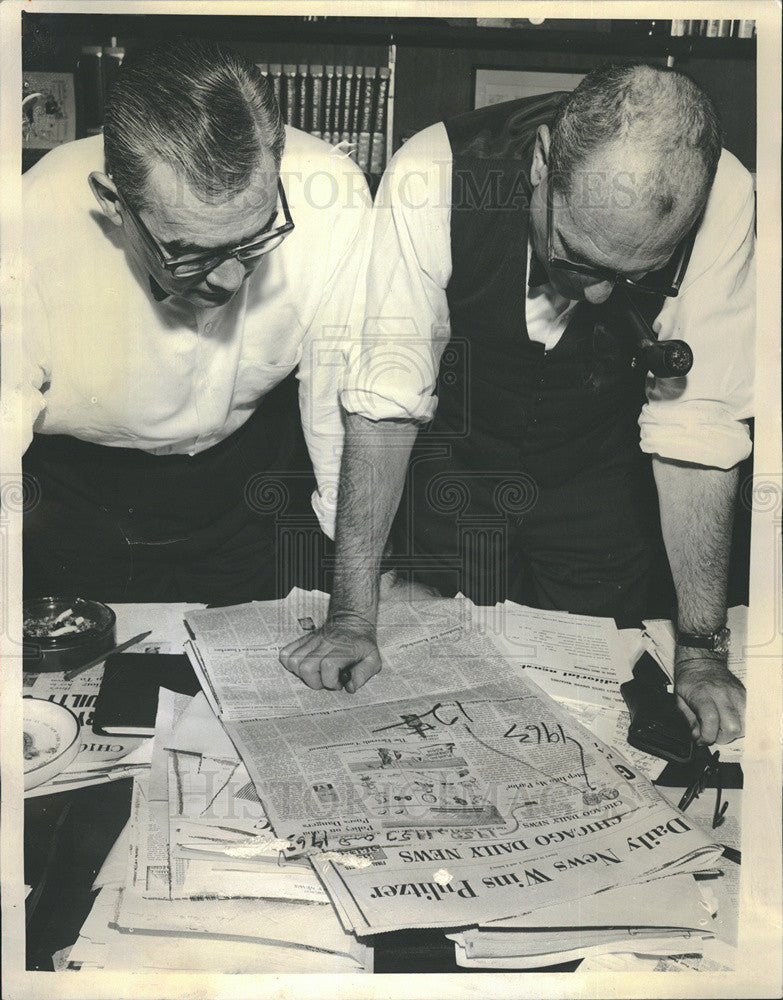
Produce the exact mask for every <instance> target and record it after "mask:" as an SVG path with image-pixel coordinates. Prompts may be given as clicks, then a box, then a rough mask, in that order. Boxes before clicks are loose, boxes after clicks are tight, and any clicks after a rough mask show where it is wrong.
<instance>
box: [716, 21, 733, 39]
mask: <svg viewBox="0 0 783 1000" xmlns="http://www.w3.org/2000/svg"><path fill="white" fill-rule="evenodd" d="M718 37H719V38H730V37H731V21H726V20H723V21H721V22H720V27H719V29H718Z"/></svg>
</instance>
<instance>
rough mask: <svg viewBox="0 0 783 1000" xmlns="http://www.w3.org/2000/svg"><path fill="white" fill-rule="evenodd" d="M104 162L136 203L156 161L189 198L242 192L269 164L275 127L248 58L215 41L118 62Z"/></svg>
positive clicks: (275, 114) (263, 86) (266, 93)
mask: <svg viewBox="0 0 783 1000" xmlns="http://www.w3.org/2000/svg"><path fill="white" fill-rule="evenodd" d="M103 134H104V151H105V157H106V167H107V171H108V173H109V174H110V175H111V176H112V178H113V180H114V182H115V184H116V185H117V187H118V189H119V190H120V192H121V193H122V195H123V197H124V198H126V199H127V200H128V201H129V202H130V203H131V204H132V205H133V206H134V208H136V209H140V208H144V207H149V206H148V205H147V203H146V201H145V195H146V187H147V176H148V174H149V171H150V170H151V169H152V167H153V166H154V164H155V162H156V161H157V160H162V161H163V162H164V163H166V164H168V165H169V166H171V167H172V168H173V169H174V171H175V172H176V174H177V175H178V176H179V177H181V178H183V179H184V180H185V181H186V182H187V183H188V184H189V185H190V186H191V187H192V188H193V190H194V191H195V192H196V193H197V195H199V196H203V197H204V198H205V200H207V199H210V198H217V199H222V198H230V197H232V196H235V195H237V194H239V193H241V192H242V191H244V190H246V189H247V187H248V185H249V184H250V183H251V181H252V179H253V176H254V175H255V173H256V171H257V170H258V169H259V167H260V166H261V165H262V164H263V163H264V161H265V160H267V159H268V158H269V157H271V159H272V161H273V163H274V166H275V170H279V169H280V161H281V158H282V155H283V148H284V146H285V127H284V125H283V120H282V117H281V114H280V108H279V107H278V104H277V101H276V99H275V95H274V91H273V88H272V86H271V84H270V83H269V82H268V81H267V80H266V78H265V77H264V75H263V74H262V73H261V71H260V70H259V69H258V67H256V66H255V65H254V64H253V63H252V62H250V61H248V60H246V59H244V58H242V57H241V56H239V55H237V54H236V53H235V52H232V51H231V50H230V49H227V48H224V47H223V46H222V45H219V44H217V43H215V42H210V41H205V40H202V39H177V40H174V41H168V42H165V43H162V44H160V45H156V46H154V47H153V48H150V49H146V50H144V51H142V52H139V53H136V54H134V55H132V56H129V57H128V58H126V60H125V61H124V62H123V65H122V67H121V69H120V72H119V74H118V77H117V80H116V82H115V84H114V86H113V87H112V89H111V91H110V92H109V94H108V97H107V101H106V112H105V118H104V129H103Z"/></svg>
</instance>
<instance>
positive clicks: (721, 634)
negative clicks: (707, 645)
mask: <svg viewBox="0 0 783 1000" xmlns="http://www.w3.org/2000/svg"><path fill="white" fill-rule="evenodd" d="M730 638H731V632H730V631H729V629H727V628H722V629H720V630H719V631H718V632H716V633H715V635H714V637H713V643H712V649H713V652H715V653H724V654H725V653H728V651H729V639H730Z"/></svg>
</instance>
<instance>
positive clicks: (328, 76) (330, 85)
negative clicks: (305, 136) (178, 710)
mask: <svg viewBox="0 0 783 1000" xmlns="http://www.w3.org/2000/svg"><path fill="white" fill-rule="evenodd" d="M333 115H334V66H327V67H326V68H325V72H324V110H323V116H324V140H325V141H326V142H331V141H332V116H333Z"/></svg>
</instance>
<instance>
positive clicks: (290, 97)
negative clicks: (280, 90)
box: [283, 63, 296, 126]
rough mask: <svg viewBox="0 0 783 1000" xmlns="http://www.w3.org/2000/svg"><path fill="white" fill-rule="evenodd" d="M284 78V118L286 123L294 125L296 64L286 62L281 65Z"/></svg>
mask: <svg viewBox="0 0 783 1000" xmlns="http://www.w3.org/2000/svg"><path fill="white" fill-rule="evenodd" d="M283 76H284V78H285V120H286V124H287V125H291V126H294V122H295V119H296V66H294V65H293V64H291V63H286V64H285V65H284V66H283Z"/></svg>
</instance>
